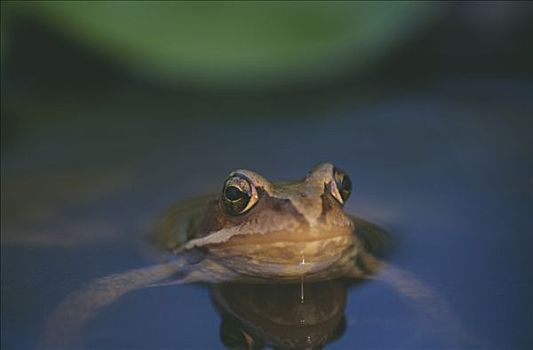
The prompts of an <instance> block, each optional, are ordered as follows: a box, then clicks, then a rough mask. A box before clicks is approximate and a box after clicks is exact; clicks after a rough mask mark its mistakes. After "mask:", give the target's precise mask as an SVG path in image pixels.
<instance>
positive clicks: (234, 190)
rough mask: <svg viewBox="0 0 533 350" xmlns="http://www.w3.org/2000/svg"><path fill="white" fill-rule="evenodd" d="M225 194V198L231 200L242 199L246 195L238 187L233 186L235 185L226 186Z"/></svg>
mask: <svg viewBox="0 0 533 350" xmlns="http://www.w3.org/2000/svg"><path fill="white" fill-rule="evenodd" d="M225 195H226V198H227V199H229V200H230V201H232V202H233V201H237V200H239V199H242V198H244V197H247V195H246V193H244V192H243V191H241V190H240V189H239V188H238V187H235V186H228V187H227V188H226V193H225Z"/></svg>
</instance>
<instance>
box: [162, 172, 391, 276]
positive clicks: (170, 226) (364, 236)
mask: <svg viewBox="0 0 533 350" xmlns="http://www.w3.org/2000/svg"><path fill="white" fill-rule="evenodd" d="M351 192H352V182H351V179H350V177H349V176H348V175H347V174H346V173H345V172H344V171H343V170H341V169H339V168H337V167H335V166H334V165H333V164H331V163H322V164H319V165H317V166H315V167H313V168H312V169H311V170H310V171H309V172H308V173H307V175H306V176H305V177H304V178H303V179H302V180H300V181H288V182H280V183H273V182H270V181H269V180H267V179H266V178H265V177H263V176H262V175H260V174H258V173H256V172H254V171H251V170H234V171H232V172H231V173H230V174H229V175H228V177H227V179H226V180H225V182H224V185H223V188H222V191H221V192H220V193H219V194H214V195H208V196H204V197H202V198H199V199H195V200H193V201H192V202H188V203H182V204H179V205H176V206H174V207H172V208H170V209H169V210H168V211H167V213H166V214H165V215H164V216H163V220H162V221H161V223H160V225H159V227H158V229H157V230H156V231H155V235H154V242H155V244H156V246H158V247H159V248H160V249H161V250H163V251H169V252H172V253H173V254H175V255H176V256H187V255H188V256H189V257H190V258H189V259H190V260H197V261H196V262H195V264H194V265H191V266H189V267H188V268H186V269H184V271H186V276H182V278H181V280H180V281H179V282H180V283H182V282H185V281H186V282H205V281H207V282H225V281H249V282H259V281H272V280H275V281H278V282H279V281H284V282H294V281H297V280H300V279H301V278H302V277H305V279H306V280H308V281H319V280H325V279H331V278H336V277H341V276H348V277H351V278H360V277H363V276H364V275H367V274H369V273H370V272H371V271H372V270H375V269H376V268H377V265H378V263H377V262H376V261H375V260H373V259H372V257H371V255H369V254H368V253H367V251H368V249H369V247H370V246H373V248H374V249H377V247H378V246H379V244H377V243H376V242H379V243H383V244H384V243H385V232H384V230H382V229H380V228H379V227H378V226H376V225H373V224H371V223H370V222H368V221H365V220H363V219H362V218H358V217H354V216H350V215H348V214H347V213H346V212H345V211H344V210H343V207H344V205H345V203H346V202H347V200H348V198H349V197H350V195H351ZM369 242H373V244H370V243H369ZM182 272H183V271H182Z"/></svg>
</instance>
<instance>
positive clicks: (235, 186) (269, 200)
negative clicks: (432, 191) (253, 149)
mask: <svg viewBox="0 0 533 350" xmlns="http://www.w3.org/2000/svg"><path fill="white" fill-rule="evenodd" d="M352 191H353V185H352V181H351V179H350V177H349V176H348V174H347V173H346V172H345V171H343V170H342V169H340V168H338V167H336V166H335V165H333V164H332V163H329V162H326V163H320V164H318V165H316V166H315V167H313V168H311V170H310V171H309V172H308V173H307V174H306V175H305V176H304V177H303V179H301V180H298V181H286V182H271V181H269V180H267V179H266V178H265V177H263V176H262V175H260V174H259V173H257V172H254V171H251V170H243V169H238V170H234V171H232V172H230V174H229V175H228V176H227V178H226V179H225V181H224V183H223V186H222V190H221V191H219V192H218V193H214V194H208V195H203V196H199V197H196V198H192V199H189V200H186V201H184V202H181V203H178V204H176V205H173V206H171V207H170V208H169V209H167V210H166V211H165V213H164V214H163V215H162V217H161V219H160V220H159V221H158V223H157V224H156V225H155V230H154V232H153V233H152V235H151V238H150V241H151V242H152V243H153V246H154V247H156V248H157V249H158V251H160V252H162V253H163V255H164V259H162V261H161V262H160V263H158V264H154V265H150V266H147V267H141V268H137V269H132V270H130V271H126V272H122V273H117V274H113V275H109V276H106V277H103V278H100V279H98V280H96V281H94V282H92V283H90V284H89V285H88V286H87V287H85V288H83V289H81V290H78V291H75V292H73V293H71V294H70V295H68V296H67V297H66V298H65V299H64V300H63V302H61V303H60V305H59V306H58V307H57V309H56V310H55V311H54V312H53V314H52V315H51V316H50V318H49V320H48V322H47V326H46V331H45V340H44V347H51V348H57V347H62V346H66V344H69V343H70V342H71V341H73V339H76V338H78V337H79V333H80V332H81V329H82V328H83V325H84V324H85V323H86V322H87V321H89V320H90V319H91V318H93V317H94V316H95V315H96V314H97V313H98V311H99V310H100V309H101V308H102V307H104V306H106V305H109V304H111V303H113V302H115V301H116V300H117V299H119V298H120V297H122V296H123V295H125V294H127V293H129V292H132V291H134V290H138V289H141V288H146V287H156V286H164V285H173V284H184V283H223V282H234V283H295V282H300V283H302V285H303V283H304V281H306V282H320V281H327V280H332V279H337V278H345V279H350V280H354V281H355V280H361V279H372V278H376V276H379V278H380V279H381V280H384V281H386V283H388V284H390V285H391V286H392V287H393V288H394V289H396V290H398V291H399V292H400V294H402V295H404V296H407V297H408V298H411V299H412V300H415V301H417V302H418V303H419V304H422V305H423V307H425V308H427V309H430V310H438V313H440V314H442V312H441V311H442V310H447V307H445V306H444V307H443V306H442V304H443V303H442V302H441V300H440V298H438V297H436V296H435V294H434V293H433V291H432V290H431V288H429V287H427V286H426V285H425V284H424V283H422V282H421V281H419V280H418V279H416V278H415V277H413V276H412V275H411V274H409V273H408V272H406V271H403V270H401V269H398V268H396V267H394V266H392V265H389V264H387V263H385V262H384V261H383V260H382V259H380V258H379V257H378V254H377V252H379V251H380V250H382V249H383V247H384V246H386V242H387V237H388V234H387V233H386V232H385V230H383V229H381V228H380V227H379V226H377V225H375V224H373V223H371V222H369V221H367V220H365V219H363V218H359V217H356V216H353V215H350V214H348V213H346V212H345V210H344V206H345V204H346V202H347V201H348V199H349V198H350V196H351V194H352ZM378 272H380V273H378ZM431 313H432V312H431V311H430V312H428V314H431ZM433 314H435V312H433ZM447 323H449V322H447Z"/></svg>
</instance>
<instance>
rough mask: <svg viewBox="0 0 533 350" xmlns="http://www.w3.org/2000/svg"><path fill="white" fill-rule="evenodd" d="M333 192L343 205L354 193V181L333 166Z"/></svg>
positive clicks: (331, 187)
mask: <svg viewBox="0 0 533 350" xmlns="http://www.w3.org/2000/svg"><path fill="white" fill-rule="evenodd" d="M330 190H331V194H332V195H333V197H335V199H336V200H337V201H338V202H339V203H340V204H341V205H342V204H344V203H346V201H347V200H348V198H349V197H350V194H352V181H351V180H350V177H349V176H348V175H346V173H345V172H344V171H342V170H340V169H339V168H333V181H332V182H331V185H330Z"/></svg>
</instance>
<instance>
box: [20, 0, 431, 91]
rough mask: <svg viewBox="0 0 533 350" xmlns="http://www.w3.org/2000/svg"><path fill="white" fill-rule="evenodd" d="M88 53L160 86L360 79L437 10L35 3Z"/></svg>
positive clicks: (423, 6) (381, 5)
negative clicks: (358, 73)
mask: <svg viewBox="0 0 533 350" xmlns="http://www.w3.org/2000/svg"><path fill="white" fill-rule="evenodd" d="M20 6H21V7H24V8H25V9H29V10H32V11H33V13H34V14H36V15H38V16H42V17H43V18H46V19H47V20H49V21H51V22H52V23H54V24H55V25H56V26H59V27H60V28H62V29H64V31H66V32H67V34H69V35H71V36H72V37H74V38H76V39H78V40H81V41H83V42H84V43H85V44H86V45H87V46H89V47H92V48H93V49H97V50H99V51H101V52H104V53H105V54H107V55H110V56H111V57H113V58H114V60H117V61H119V62H120V63H122V64H125V65H127V66H130V67H133V68H134V69H136V70H138V71H140V72H143V74H148V75H150V76H152V77H155V78H158V79H168V80H175V79H179V80H182V81H183V80H186V81H190V82H193V83H195V84H206V85H213V84H215V85H228V84H230V85H242V84H245V85H257V84H258V85H265V84H280V83H288V82H294V81H297V82H298V81H300V82H301V81H302V80H304V81H305V80H309V79H320V78H322V77H324V76H331V75H340V74H342V73H343V72H345V71H346V70H347V69H352V70H357V69H359V70H362V69H364V68H365V67H366V66H367V64H369V63H371V62H372V61H373V60H374V59H376V58H377V57H379V56H380V55H383V54H385V53H386V52H387V51H388V49H390V48H392V47H394V46H395V45H398V44H400V43H401V42H403V41H404V40H405V38H406V37H407V36H408V35H409V34H410V33H412V32H413V30H414V29H416V28H417V27H419V26H420V24H422V23H424V22H425V20H427V19H428V18H430V17H431V15H432V14H433V13H434V12H435V10H436V9H437V8H438V7H436V6H437V5H434V4H428V3H419V2H414V3H410V2H407V3H406V2H400V3H396V2H390V3H388V2H376V3H374V2H202V1H200V2H166V1H165V2H122V1H117V2H99V1H96V2H68V1H64V2H33V3H26V4H24V5H22V4H20Z"/></svg>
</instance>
